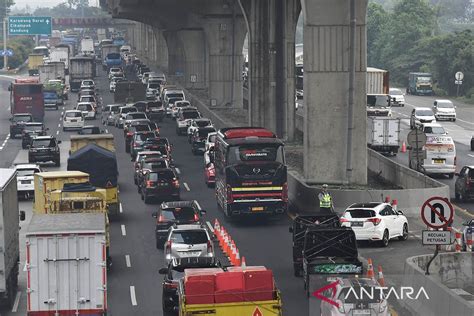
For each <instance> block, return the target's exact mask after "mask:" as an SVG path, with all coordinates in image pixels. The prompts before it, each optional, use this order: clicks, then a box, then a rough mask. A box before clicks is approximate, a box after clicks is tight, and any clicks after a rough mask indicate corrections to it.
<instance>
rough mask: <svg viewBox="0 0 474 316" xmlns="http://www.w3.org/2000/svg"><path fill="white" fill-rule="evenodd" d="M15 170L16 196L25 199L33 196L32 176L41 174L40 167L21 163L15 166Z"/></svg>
mask: <svg viewBox="0 0 474 316" xmlns="http://www.w3.org/2000/svg"><path fill="white" fill-rule="evenodd" d="M15 170H16V172H17V175H16V182H17V188H18V189H17V191H18V196H22V197H24V198H26V199H28V198H29V197H32V196H34V194H35V186H34V174H35V173H38V172H41V167H40V166H39V165H37V164H27V163H22V164H17V165H15Z"/></svg>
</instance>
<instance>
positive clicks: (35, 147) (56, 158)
mask: <svg viewBox="0 0 474 316" xmlns="http://www.w3.org/2000/svg"><path fill="white" fill-rule="evenodd" d="M59 144H61V141H60V140H56V137H54V136H37V137H35V138H33V140H32V141H31V144H30V146H29V148H28V162H29V163H36V162H48V161H52V162H54V164H55V166H56V167H59V166H60V164H61V156H60V151H59Z"/></svg>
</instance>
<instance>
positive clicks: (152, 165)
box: [143, 160, 173, 181]
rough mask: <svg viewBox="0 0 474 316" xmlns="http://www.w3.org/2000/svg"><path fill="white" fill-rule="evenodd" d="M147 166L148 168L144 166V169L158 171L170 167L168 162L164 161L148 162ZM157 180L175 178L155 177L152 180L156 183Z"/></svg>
mask: <svg viewBox="0 0 474 316" xmlns="http://www.w3.org/2000/svg"><path fill="white" fill-rule="evenodd" d="M145 164H146V166H143V169H150V170H156V169H162V168H168V166H167V165H166V161H164V160H161V161H153V162H147V163H145ZM156 178H157V179H159V180H162V179H166V180H169V179H172V178H173V177H165V176H160V175H154V176H153V179H150V180H152V181H156Z"/></svg>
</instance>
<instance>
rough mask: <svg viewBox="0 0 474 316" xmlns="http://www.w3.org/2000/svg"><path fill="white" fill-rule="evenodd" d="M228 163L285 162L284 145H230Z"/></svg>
mask: <svg viewBox="0 0 474 316" xmlns="http://www.w3.org/2000/svg"><path fill="white" fill-rule="evenodd" d="M227 160H228V164H237V163H242V162H243V163H245V162H252V161H269V162H279V163H284V154H283V146H281V145H278V144H249V145H239V146H231V147H229V152H228V154H227Z"/></svg>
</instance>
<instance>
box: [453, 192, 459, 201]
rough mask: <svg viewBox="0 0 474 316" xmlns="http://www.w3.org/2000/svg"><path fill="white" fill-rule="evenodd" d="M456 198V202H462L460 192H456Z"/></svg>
mask: <svg viewBox="0 0 474 316" xmlns="http://www.w3.org/2000/svg"><path fill="white" fill-rule="evenodd" d="M454 198H455V199H456V201H460V196H459V193H458V192H454Z"/></svg>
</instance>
